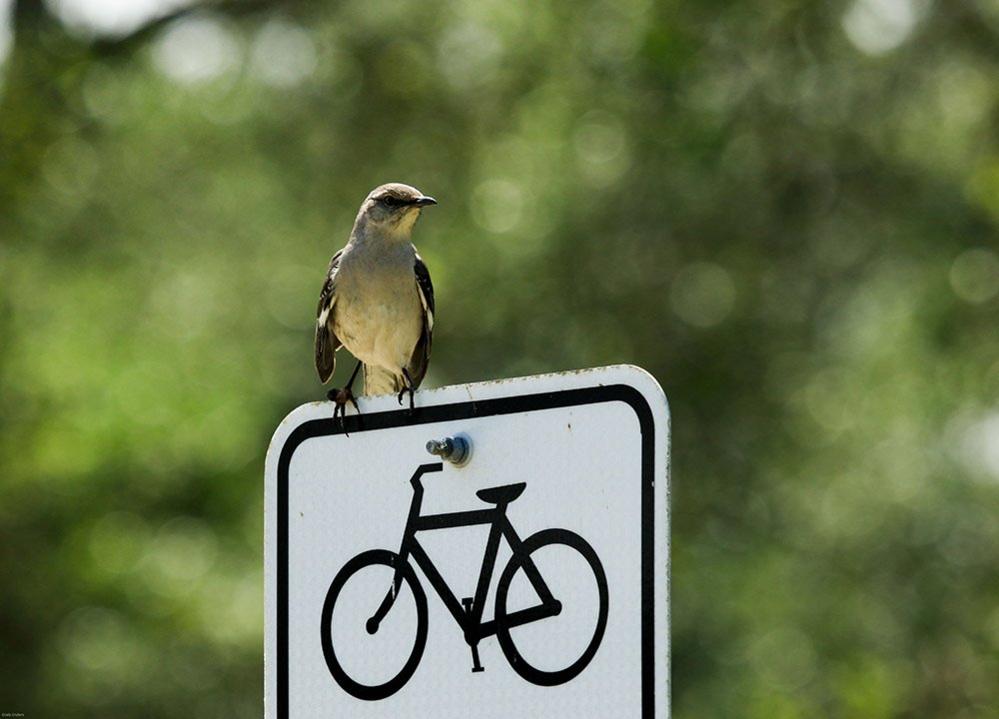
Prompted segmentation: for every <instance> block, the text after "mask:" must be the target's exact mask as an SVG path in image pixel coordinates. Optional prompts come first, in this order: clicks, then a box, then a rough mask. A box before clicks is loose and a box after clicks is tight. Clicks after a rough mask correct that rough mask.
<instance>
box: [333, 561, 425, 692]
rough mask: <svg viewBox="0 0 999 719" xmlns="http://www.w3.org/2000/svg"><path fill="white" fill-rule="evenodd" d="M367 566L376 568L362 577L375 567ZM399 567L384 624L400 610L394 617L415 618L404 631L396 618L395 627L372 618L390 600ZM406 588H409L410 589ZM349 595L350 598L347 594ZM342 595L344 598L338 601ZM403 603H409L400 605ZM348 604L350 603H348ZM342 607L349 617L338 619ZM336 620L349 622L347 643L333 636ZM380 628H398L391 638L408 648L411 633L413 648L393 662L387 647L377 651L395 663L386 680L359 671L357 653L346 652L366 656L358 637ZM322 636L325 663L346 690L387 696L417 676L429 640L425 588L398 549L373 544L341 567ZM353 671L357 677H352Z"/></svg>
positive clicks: (344, 628) (341, 623)
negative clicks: (340, 643) (398, 581)
mask: <svg viewBox="0 0 999 719" xmlns="http://www.w3.org/2000/svg"><path fill="white" fill-rule="evenodd" d="M365 570H373V572H374V575H373V576H364V577H363V578H362V576H361V575H362V573H364V575H371V574H372V572H370V571H369V572H365ZM397 571H398V572H399V575H400V576H401V578H402V580H403V581H402V584H401V585H400V587H399V590H398V592H397V593H396V594H395V595H394V597H392V599H391V600H390V601H391V606H390V607H389V608H388V611H387V612H386V613H385V617H383V618H382V620H381V624H382V625H384V624H386V623H390V620H392V619H393V618H394V617H393V613H397V614H396V615H395V617H403V616H405V617H407V618H409V619H411V621H410V622H408V623H407V625H406V626H405V627H403V628H402V630H401V635H400V634H399V631H398V630H399V629H400V628H399V627H398V626H395V624H398V622H396V623H395V624H393V626H392V627H391V629H387V628H386V627H385V626H380V625H379V623H378V622H377V621H376V620H374V619H373V618H374V616H375V614H376V612H377V611H378V609H379V607H380V606H381V605H382V604H383V602H385V601H386V597H387V596H389V595H390V594H391V587H392V582H393V579H394V577H395V573H396V572H397ZM354 585H356V586H354ZM352 587H353V588H354V589H360V590H361V594H360V597H358V596H357V595H358V592H357V591H353V592H352V591H351V588H352ZM407 588H408V590H409V591H406V589H407ZM345 595H350V599H349V601H345V600H344V599H343V597H344V596H345ZM338 600H339V601H340V604H339V605H338ZM403 603H406V604H407V605H408V606H399V605H403ZM344 604H350V605H351V606H348V607H344V606H343V605H344ZM338 606H339V607H340V608H341V609H342V611H343V613H345V614H347V615H348V616H347V617H345V618H342V619H337V618H336V610H337V608H338ZM414 609H415V616H414ZM334 622H336V624H337V626H341V625H343V624H346V625H347V626H346V627H342V628H343V631H344V632H346V633H347V635H349V636H352V637H354V639H353V640H352V641H346V640H345V641H344V642H343V644H344V645H346V646H342V647H341V646H338V642H337V640H336V638H335V636H334V635H335V633H336V627H335V626H334ZM379 631H382V632H386V631H396V636H393V637H390V638H391V639H393V640H397V641H396V643H398V644H402V645H404V647H405V646H408V645H409V641H410V640H409V637H410V636H412V649H411V650H409V652H408V655H407V654H406V652H405V649H404V650H403V652H402V653H401V656H400V657H399V661H398V662H395V661H394V660H395V659H396V657H395V656H393V655H391V653H389V654H390V656H388V657H385V656H384V654H385V652H379V653H378V658H380V659H387V660H389V661H390V663H391V667H390V668H389V669H388V670H387V671H386V672H385V675H386V676H385V677H384V681H382V679H383V677H378V678H371V677H367V676H358V675H359V674H360V673H361V672H360V670H359V669H358V665H357V662H354V663H353V664H351V662H350V659H351V658H353V657H348V656H347V655H348V654H349V652H348V649H351V648H353V649H354V650H355V652H356V653H358V656H360V657H361V659H362V660H363V659H364V652H365V651H366V650H364V649H363V648H362V649H360V650H359V648H358V646H357V645H358V644H359V642H358V640H357V638H358V637H361V638H363V637H365V636H371V637H376V636H377V634H378V632H379ZM320 635H321V638H322V646H323V656H324V657H325V659H326V666H327V668H328V669H329V671H330V674H332V675H333V679H335V680H336V683H337V684H339V685H340V686H341V687H342V688H343V690H344V691H346V692H347V693H349V694H350V695H352V696H354V697H357V698H358V699H365V700H369V701H374V700H378V699H384V698H385V697H388V696H391V695H392V694H395V693H396V692H397V691H399V689H401V688H402V687H403V685H405V683H406V682H407V681H409V678H410V677H412V676H413V672H415V671H416V667H417V666H418V665H419V663H420V659H421V658H422V656H423V650H424V648H425V647H426V644H427V596H426V594H425V593H424V592H423V588H422V587H421V586H420V583H419V581H418V580H417V578H416V573H415V572H414V571H413V568H412V567H411V566H410V565H409V563H408V562H404V561H402V560H401V559H400V558H399V555H398V554H396V553H395V552H390V551H388V550H386V549H371V550H369V551H367V552H361V553H360V554H358V555H357V556H356V557H354V558H353V559H351V560H350V561H349V562H347V563H346V564H345V565H344V566H343V568H342V569H341V570H340V571H339V572H337V575H336V576H335V577H334V578H333V581H332V582H331V583H330V588H329V590H328V591H327V592H326V601H324V602H323V612H322V621H321V625H320ZM383 636H384V635H383ZM368 654H371V652H368ZM345 664H346V665H347V666H345ZM400 664H401V666H400V668H399V669H398V670H396V669H395V668H394V667H395V666H396V665H400ZM351 673H353V674H354V676H351Z"/></svg>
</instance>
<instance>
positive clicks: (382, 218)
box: [315, 182, 437, 425]
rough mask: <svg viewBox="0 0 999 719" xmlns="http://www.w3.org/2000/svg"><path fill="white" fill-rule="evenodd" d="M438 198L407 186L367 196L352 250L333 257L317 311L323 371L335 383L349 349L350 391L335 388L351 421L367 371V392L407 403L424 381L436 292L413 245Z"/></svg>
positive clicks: (319, 362) (332, 393)
mask: <svg viewBox="0 0 999 719" xmlns="http://www.w3.org/2000/svg"><path fill="white" fill-rule="evenodd" d="M436 204H437V200H435V199H434V198H433V197H429V196H427V195H424V194H423V193H422V192H420V191H419V190H417V189H416V188H415V187H412V186H410V185H405V184H402V183H399V182H390V183H387V184H384V185H379V186H378V187H376V188H375V189H374V190H372V191H371V192H370V193H368V196H367V197H366V198H364V202H362V203H361V207H360V209H359V210H358V212H357V217H356V219H355V220H354V227H353V229H352V230H351V232H350V238H349V239H348V241H347V244H346V245H345V246H344V247H343V249H341V250H340V251H339V252H337V253H336V254H334V255H333V257H332V259H330V263H329V268H328V269H327V270H326V279H325V281H324V282H323V287H322V291H321V292H320V293H319V305H318V307H317V308H316V338H315V339H316V372H318V374H319V379H320V381H321V382H322V383H323V384H326V383H327V382H329V380H330V378H332V377H333V370H334V368H335V367H336V352H337V351H338V350H339V349H340V348H341V347H346V348H347V350H348V351H349V352H350V353H351V354H352V355H354V358H355V359H356V360H357V364H356V366H355V367H354V371H353V373H352V374H351V375H350V379H349V380H348V381H347V384H346V385H345V386H344V387H343V388H342V389H336V388H334V389H331V390H329V392H327V394H326V396H327V398H328V399H330V400H332V401H333V402H334V403H335V405H336V406H335V407H334V409H333V419H334V420H336V418H337V415H338V413H339V416H340V422H341V425H342V423H343V422H344V419H345V417H346V411H347V404H348V403H350V404H353V405H354V409H355V410H358V407H357V401H356V399H355V398H354V393H353V389H352V388H353V384H354V380H355V379H356V378H357V373H358V371H359V370H360V369H361V367H362V366H363V367H364V393H365V394H367V395H377V394H387V393H389V392H391V393H395V394H396V395H397V399H398V402H399V404H402V400H403V396H404V395H405V394H406V393H408V394H409V411H410V412H412V411H413V410H414V399H413V393H414V391H415V390H416V388H417V387H419V386H420V383H421V382H422V381H423V378H424V376H425V375H426V373H427V365H428V364H429V362H430V346H431V343H432V339H433V331H434V310H435V308H434V286H433V283H432V282H431V280H430V272H429V270H427V266H426V264H425V263H424V262H423V259H422V258H421V257H420V255H419V253H418V252H417V251H416V248H415V247H414V246H413V243H412V241H411V235H412V231H413V225H414V224H415V223H416V220H417V219H419V217H420V213H421V212H422V210H423V208H425V207H429V206H431V205H436Z"/></svg>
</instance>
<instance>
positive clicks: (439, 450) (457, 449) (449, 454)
mask: <svg viewBox="0 0 999 719" xmlns="http://www.w3.org/2000/svg"><path fill="white" fill-rule="evenodd" d="M427 451H428V452H430V454H432V455H435V456H437V457H440V458H441V459H444V460H447V461H448V462H450V463H451V464H453V465H455V466H456V467H461V466H463V465H465V464H468V460H469V459H471V457H472V443H471V442H469V440H468V438H467V437H465V436H463V435H460V434H459V435H456V436H454V437H445V438H444V439H432V440H430V441H429V442H427Z"/></svg>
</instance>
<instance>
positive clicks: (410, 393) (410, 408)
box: [396, 387, 416, 414]
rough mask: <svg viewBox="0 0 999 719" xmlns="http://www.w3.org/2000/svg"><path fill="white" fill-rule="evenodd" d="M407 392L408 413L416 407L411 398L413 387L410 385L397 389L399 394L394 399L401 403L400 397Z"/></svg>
mask: <svg viewBox="0 0 999 719" xmlns="http://www.w3.org/2000/svg"><path fill="white" fill-rule="evenodd" d="M407 392H409V413H410V414H412V413H413V410H414V409H415V408H416V403H415V402H414V400H413V389H412V388H411V387H403V388H402V389H401V390H399V395H398V396H397V397H396V399H397V400H398V401H399V404H402V398H403V397H404V396H405V395H406V393H407Z"/></svg>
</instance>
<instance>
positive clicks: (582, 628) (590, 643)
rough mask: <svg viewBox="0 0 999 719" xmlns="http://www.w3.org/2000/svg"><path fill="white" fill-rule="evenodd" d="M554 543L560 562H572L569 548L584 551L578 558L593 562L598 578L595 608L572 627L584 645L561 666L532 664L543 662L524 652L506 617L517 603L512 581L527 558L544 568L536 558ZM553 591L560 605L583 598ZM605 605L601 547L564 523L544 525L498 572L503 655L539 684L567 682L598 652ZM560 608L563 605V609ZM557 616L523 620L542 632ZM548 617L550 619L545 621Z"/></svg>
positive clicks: (499, 634)
mask: <svg viewBox="0 0 999 719" xmlns="http://www.w3.org/2000/svg"><path fill="white" fill-rule="evenodd" d="M550 549H554V550H556V551H555V553H554V554H556V555H557V556H558V558H559V562H560V564H562V563H573V561H572V556H571V554H567V553H566V550H570V551H572V552H575V553H577V554H578V555H580V556H579V557H577V559H579V558H581V559H582V560H584V561H585V564H586V565H588V566H589V571H590V572H592V574H593V577H592V579H593V581H594V582H595V588H594V589H593V591H594V593H595V594H596V607H595V611H594V612H592V613H591V614H590V615H587V616H585V617H584V618H583V619H581V620H580V621H581V623H580V624H579V625H578V626H573V627H572V628H571V633H572V634H573V635H574V636H582V642H585V647H584V648H583V649H582V650H581V651H580V652H579V654H578V657H576V658H575V659H574V660H570V661H569V663H568V664H566V665H565V666H558V667H552V666H543V667H542V666H535V665H534V664H532V661H534V662H535V664H539V663H540V662H537V661H535V660H534V659H531V660H530V661H529V660H528V658H527V657H525V653H524V652H523V651H521V649H518V647H517V641H518V640H517V639H516V638H515V637H514V635H512V634H511V627H509V626H508V625H507V624H506V622H505V620H506V619H507V616H508V614H512V613H513V612H514V611H516V609H517V608H516V607H511V606H509V601H510V598H511V594H510V586H511V583H512V582H513V581H514V578H515V577H516V576H517V575H518V573H521V574H522V575H524V576H525V577H526V574H527V573H526V572H525V571H524V570H525V564H527V563H528V562H530V563H531V564H532V565H533V567H532V569H533V568H537V570H538V571H540V567H538V564H539V562H538V561H537V560H538V559H539V558H540V556H541V555H542V554H543V553H544V552H543V550H550ZM575 564H577V565H579V562H578V561H576V562H575ZM584 571H585V570H584ZM541 574H542V577H543V578H544V579H545V582H546V584H547V583H548V577H544V572H543V571H542V572H541ZM550 588H552V587H550ZM555 591H556V596H555V600H556V601H558V602H559V603H560V605H561V607H562V610H564V609H565V607H566V606H567V605H571V604H572V603H573V601H574V600H577V599H579V597H577V596H569V595H566V596H558V595H557V590H555ZM607 605H608V591H607V576H606V575H605V574H604V569H603V566H602V565H601V564H600V559H599V558H598V557H597V553H596V552H595V551H594V550H593V547H591V546H590V545H589V543H587V541H586V540H585V539H583V538H582V537H580V536H579V535H578V534H575V533H573V532H570V531H568V530H566V529H545V530H542V531H540V532H537V533H536V534H532V535H531V536H530V537H528V538H527V539H525V540H524V543H523V553H522V554H515V555H514V556H513V557H511V558H510V562H509V563H508V564H507V565H506V568H505V569H504V570H503V574H502V575H501V576H500V579H499V583H498V584H497V585H496V637H497V639H499V644H500V647H501V648H502V650H503V655H504V656H505V657H506V659H507V661H508V662H510V666H511V667H513V670H514V671H515V672H517V674H519V675H520V676H521V677H523V678H524V679H526V680H527V681H529V682H531V683H532V684H537V685H539V686H555V685H557V684H564V683H565V682H567V681H569V680H570V679H573V678H575V677H576V676H578V675H579V673H580V672H582V671H583V670H584V669H585V668H586V666H587V665H588V664H589V663H590V661H591V660H592V659H593V656H594V655H595V654H596V653H597V649H598V648H599V646H600V640H601V639H603V636H604V629H606V627H607ZM562 610H560V613H561V611H562ZM555 619H557V618H556V617H549V618H546V619H541V620H538V621H537V622H531V623H530V624H523V625H522V626H523V627H531V628H532V630H533V629H534V628H535V627H536V628H537V631H538V632H541V633H542V635H544V632H545V629H546V626H547V627H552V626H554V625H553V624H551V622H553V620H555ZM546 622H547V623H549V624H547V625H546ZM516 631H517V629H514V632H516ZM591 632H592V633H591Z"/></svg>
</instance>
